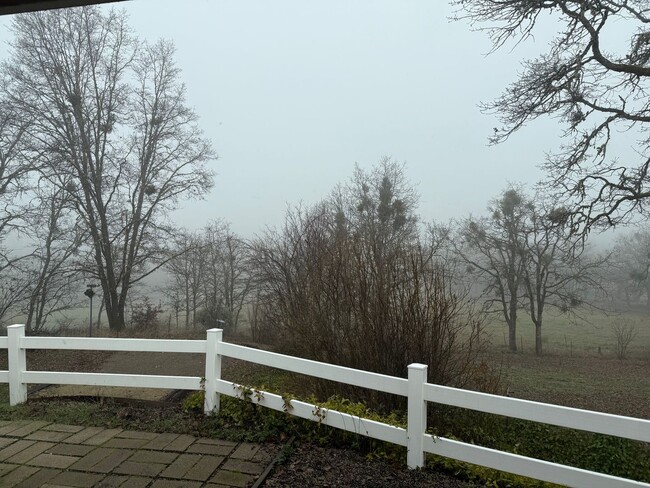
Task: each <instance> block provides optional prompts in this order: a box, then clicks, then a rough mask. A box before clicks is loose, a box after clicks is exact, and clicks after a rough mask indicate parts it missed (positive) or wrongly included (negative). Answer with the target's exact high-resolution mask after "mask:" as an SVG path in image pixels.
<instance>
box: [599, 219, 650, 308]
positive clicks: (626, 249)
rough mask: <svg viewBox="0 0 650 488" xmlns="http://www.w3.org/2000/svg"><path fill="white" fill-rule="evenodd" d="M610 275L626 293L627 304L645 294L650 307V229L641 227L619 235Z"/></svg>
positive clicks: (647, 304) (619, 288) (624, 293)
mask: <svg viewBox="0 0 650 488" xmlns="http://www.w3.org/2000/svg"><path fill="white" fill-rule="evenodd" d="M613 256H614V259H613V262H612V263H611V264H612V266H611V267H610V268H609V269H608V273H609V277H610V279H611V280H613V281H614V282H615V284H616V285H617V288H618V290H619V291H620V292H621V293H622V294H623V295H624V297H625V300H626V302H627V303H626V304H627V305H628V306H629V305H631V302H632V298H633V297H634V298H635V299H641V298H642V297H643V296H644V295H645V300H646V302H645V303H646V307H648V308H650V230H648V229H647V228H641V229H639V230H637V231H635V232H628V233H626V234H624V235H623V236H621V237H619V239H618V240H617V243H616V246H615V248H614V252H613Z"/></svg>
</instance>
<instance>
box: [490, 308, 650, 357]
mask: <svg viewBox="0 0 650 488" xmlns="http://www.w3.org/2000/svg"><path fill="white" fill-rule="evenodd" d="M498 319H499V317H497V316H496V315H493V316H492V317H491V321H490V322H489V323H488V325H487V327H486V332H487V334H488V336H489V337H490V340H491V345H492V346H493V347H499V346H501V347H503V348H504V349H505V348H506V340H507V337H508V330H507V327H506V326H505V324H504V323H503V321H500V320H498ZM617 323H628V324H630V325H632V326H634V327H635V328H636V330H637V335H636V338H635V340H634V342H633V343H632V344H631V345H630V348H629V353H630V357H634V358H650V310H645V309H636V310H633V311H628V312H625V313H603V312H598V311H589V310H585V311H579V313H578V315H577V316H570V315H566V314H557V313H550V312H549V313H547V314H546V315H545V318H544V325H543V327H542V344H543V349H544V353H549V354H552V355H558V354H559V355H567V356H572V355H576V356H594V355H600V356H609V357H614V356H615V352H614V351H615V347H616V336H615V334H614V329H613V326H614V325H615V324H617ZM517 347H518V348H519V350H520V352H524V353H531V354H532V353H534V351H535V329H534V326H533V323H532V321H531V320H530V317H528V316H527V315H526V314H525V313H524V312H523V311H520V312H519V316H518V323H517Z"/></svg>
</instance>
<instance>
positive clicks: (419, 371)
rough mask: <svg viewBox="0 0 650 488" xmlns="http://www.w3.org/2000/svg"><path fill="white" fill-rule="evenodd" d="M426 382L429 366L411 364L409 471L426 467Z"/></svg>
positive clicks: (407, 434) (409, 379)
mask: <svg viewBox="0 0 650 488" xmlns="http://www.w3.org/2000/svg"><path fill="white" fill-rule="evenodd" d="M426 382H427V365H426V364H419V363H413V364H409V366H408V412H407V413H408V425H407V427H406V439H407V440H406V449H407V456H406V464H407V466H408V467H409V469H416V468H423V467H424V433H425V432H426V430H427V405H426V402H425V401H424V384H425V383H426Z"/></svg>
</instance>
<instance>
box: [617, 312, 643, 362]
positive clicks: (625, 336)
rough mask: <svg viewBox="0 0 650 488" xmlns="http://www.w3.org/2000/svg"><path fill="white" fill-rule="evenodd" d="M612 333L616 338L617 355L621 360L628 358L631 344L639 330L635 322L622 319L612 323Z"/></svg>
mask: <svg viewBox="0 0 650 488" xmlns="http://www.w3.org/2000/svg"><path fill="white" fill-rule="evenodd" d="M612 334H613V336H614V339H616V350H615V353H616V357H617V358H618V359H620V360H623V359H626V358H627V353H628V349H629V347H630V344H632V343H633V342H634V340H635V339H636V337H637V335H638V334H639V330H638V329H637V327H636V325H634V324H633V323H631V322H629V321H626V320H621V321H617V322H614V324H612Z"/></svg>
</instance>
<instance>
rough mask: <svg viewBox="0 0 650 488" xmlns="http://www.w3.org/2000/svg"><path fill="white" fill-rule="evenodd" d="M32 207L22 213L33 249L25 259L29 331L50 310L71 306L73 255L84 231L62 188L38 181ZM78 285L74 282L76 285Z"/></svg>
mask: <svg viewBox="0 0 650 488" xmlns="http://www.w3.org/2000/svg"><path fill="white" fill-rule="evenodd" d="M35 191H36V198H35V199H34V201H33V202H32V209H31V210H30V211H29V212H28V214H27V215H26V217H25V220H26V222H27V223H28V226H29V230H26V231H25V232H26V233H27V234H28V235H30V237H31V240H33V241H34V243H35V250H34V252H33V254H32V256H31V258H30V259H29V261H28V264H29V265H30V269H29V272H28V276H29V278H30V287H29V288H30V290H29V299H28V300H27V303H26V304H25V310H24V311H25V315H26V319H25V325H26V327H27V331H28V332H30V333H38V332H40V331H41V330H42V329H43V328H44V327H45V325H46V322H47V320H48V318H49V317H50V314H52V313H56V312H61V311H63V310H67V309H69V308H71V307H72V306H73V305H74V304H75V303H76V302H78V300H75V299H74V298H73V295H72V294H73V292H74V291H75V288H77V289H78V280H79V278H80V274H79V271H78V268H77V266H76V263H75V262H74V257H75V256H76V255H77V253H78V251H79V248H80V246H81V243H82V241H83V231H82V229H81V228H79V226H78V225H77V222H76V221H75V217H76V215H75V214H74V213H71V212H70V208H69V202H68V200H67V195H66V192H65V190H62V189H59V188H55V187H54V188H53V187H52V186H51V185H47V184H45V186H42V185H39V186H37V187H36V189H35ZM75 285H77V286H75Z"/></svg>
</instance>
